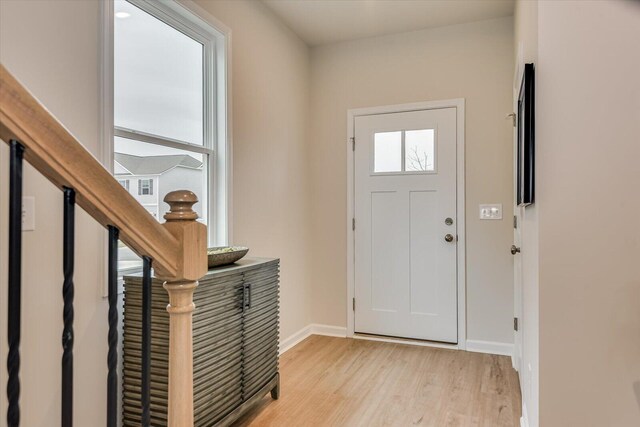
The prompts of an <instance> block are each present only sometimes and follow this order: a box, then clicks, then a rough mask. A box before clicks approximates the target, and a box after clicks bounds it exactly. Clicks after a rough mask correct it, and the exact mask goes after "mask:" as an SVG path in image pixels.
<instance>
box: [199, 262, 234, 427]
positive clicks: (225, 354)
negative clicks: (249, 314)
mask: <svg viewBox="0 0 640 427" xmlns="http://www.w3.org/2000/svg"><path fill="white" fill-rule="evenodd" d="M199 288H200V289H199V290H200V292H196V293H195V295H196V298H195V299H194V301H195V304H196V308H197V309H196V311H195V312H194V318H193V340H194V343H193V351H194V354H193V366H194V370H193V399H194V402H193V403H194V423H195V425H196V426H211V425H214V424H215V423H216V422H217V421H219V420H220V419H221V418H223V417H224V416H225V415H227V414H228V413H229V412H231V411H232V410H233V409H234V408H236V407H237V406H238V405H240V404H242V339H243V337H242V297H243V284H242V275H241V274H238V273H235V274H229V275H225V276H222V277H216V278H215V279H214V278H212V277H209V276H205V277H204V278H203V279H202V280H201V281H200V286H199Z"/></svg>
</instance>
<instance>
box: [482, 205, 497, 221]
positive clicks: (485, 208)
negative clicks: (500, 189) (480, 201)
mask: <svg viewBox="0 0 640 427" xmlns="http://www.w3.org/2000/svg"><path fill="white" fill-rule="evenodd" d="M480 219H502V203H497V204H492V205H480Z"/></svg>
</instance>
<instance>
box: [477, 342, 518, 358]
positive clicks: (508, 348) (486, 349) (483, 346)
mask: <svg viewBox="0 0 640 427" xmlns="http://www.w3.org/2000/svg"><path fill="white" fill-rule="evenodd" d="M467 351H472V352H474V353H488V354H498V355H500V356H512V355H513V344H510V343H504V342H494V341H479V340H467Z"/></svg>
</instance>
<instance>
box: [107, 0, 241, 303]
mask: <svg viewBox="0 0 640 427" xmlns="http://www.w3.org/2000/svg"><path fill="white" fill-rule="evenodd" d="M127 1H129V2H130V3H131V4H133V5H134V6H136V7H139V8H140V9H142V10H144V11H145V12H147V13H150V14H151V15H153V16H154V17H156V18H158V19H160V20H161V21H163V22H165V23H167V24H168V25H170V26H172V27H173V28H176V29H178V30H179V31H181V32H183V33H184V34H186V35H188V36H189V37H191V38H193V39H195V40H197V41H199V42H200V43H202V44H203V46H204V51H205V54H204V62H205V67H204V68H205V70H204V73H205V74H204V79H203V84H204V92H205V93H206V96H205V101H204V105H203V107H204V108H203V110H204V111H203V113H204V115H205V120H204V135H203V137H204V138H203V143H204V144H203V145H196V144H189V143H186V142H184V141H177V140H171V139H168V138H164V137H159V136H157V135H150V134H146V133H142V132H137V131H134V130H131V129H125V128H116V127H115V126H114V114H113V108H114V80H113V78H114V39H113V37H114V28H113V27H114V19H115V18H114V1H113V0H104V1H102V2H101V5H102V8H101V38H102V40H101V52H100V62H101V66H100V82H101V93H100V95H101V97H100V99H101V100H102V102H101V103H100V110H101V111H100V116H101V117H100V119H101V120H100V121H101V145H102V150H101V151H102V152H101V160H102V163H103V165H104V167H105V168H107V170H109V171H110V172H111V173H113V160H114V137H115V136H119V137H124V138H127V139H134V140H137V141H142V142H150V143H153V144H159V145H163V146H167V147H171V148H178V149H185V145H187V147H188V148H187V149H188V150H190V151H194V152H198V153H202V154H209V155H208V156H206V157H208V164H207V170H208V177H207V190H208V197H207V206H206V207H205V208H206V209H204V210H205V211H206V212H207V217H208V218H207V230H208V240H209V245H210V246H224V245H229V244H231V243H232V242H233V239H232V235H231V231H232V212H233V199H232V176H233V175H232V164H233V162H232V153H233V150H232V137H231V136H232V135H231V102H230V93H231V92H230V89H231V79H230V76H231V60H230V57H231V31H230V29H229V28H228V27H226V26H225V25H224V24H222V23H221V22H220V21H218V20H217V19H216V18H214V17H213V16H211V15H210V14H209V13H208V12H206V11H205V10H204V9H202V8H201V7H200V6H198V5H197V4H195V3H194V2H193V1H191V0H127ZM104 239H105V244H104V245H103V246H104V248H103V252H104V253H103V258H105V259H106V256H107V237H106V234H105V238H104ZM104 266H105V267H104V274H103V276H104V277H105V278H106V274H107V272H106V263H104ZM104 295H106V282H105V285H104Z"/></svg>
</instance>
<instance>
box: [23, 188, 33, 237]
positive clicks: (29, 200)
mask: <svg viewBox="0 0 640 427" xmlns="http://www.w3.org/2000/svg"><path fill="white" fill-rule="evenodd" d="M35 229H36V198H35V197H33V196H24V197H23V198H22V231H33V230H35Z"/></svg>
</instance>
